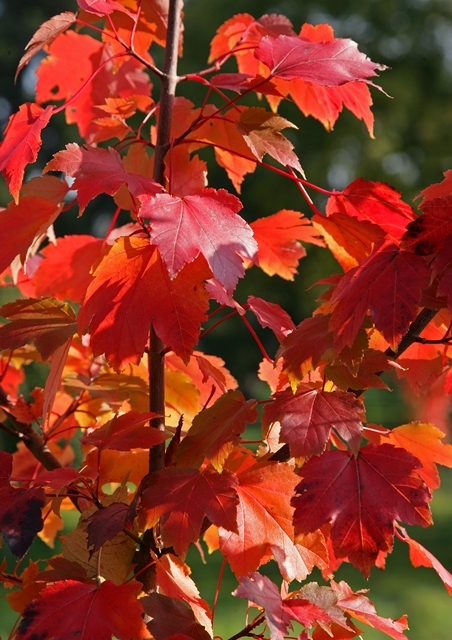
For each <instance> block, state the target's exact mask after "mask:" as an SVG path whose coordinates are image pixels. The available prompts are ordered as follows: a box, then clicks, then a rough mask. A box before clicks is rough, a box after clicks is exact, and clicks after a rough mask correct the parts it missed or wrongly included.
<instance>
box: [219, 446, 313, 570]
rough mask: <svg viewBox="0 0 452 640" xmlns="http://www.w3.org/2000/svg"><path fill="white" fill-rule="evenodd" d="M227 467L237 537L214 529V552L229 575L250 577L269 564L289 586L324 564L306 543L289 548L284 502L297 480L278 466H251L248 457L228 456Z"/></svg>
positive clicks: (287, 512)
mask: <svg viewBox="0 0 452 640" xmlns="http://www.w3.org/2000/svg"><path fill="white" fill-rule="evenodd" d="M227 466H228V467H230V468H231V470H234V472H235V473H236V474H237V477H238V479H239V485H238V486H237V487H236V490H237V493H238V496H239V504H238V507H237V527H238V533H235V532H233V531H227V530H225V529H223V528H221V527H220V529H219V535H220V550H221V553H222V554H223V555H224V556H225V558H227V560H228V562H229V565H230V567H231V569H232V571H233V572H234V573H235V575H236V576H242V575H246V574H247V573H249V572H251V571H255V570H256V569H258V568H259V567H260V566H261V565H262V564H265V563H266V562H268V561H269V560H270V559H271V558H274V559H275V560H276V562H277V563H278V567H279V570H280V572H281V575H282V576H283V578H284V579H285V580H288V581H289V582H290V581H291V580H295V579H297V580H304V579H305V578H306V576H307V574H308V573H310V572H311V570H312V568H313V566H314V565H317V566H322V564H323V562H324V559H323V558H322V557H321V555H318V553H317V550H316V549H312V550H311V549H310V548H308V546H304V545H303V542H304V543H306V545H307V541H306V540H301V541H300V543H299V544H296V543H294V531H293V525H292V517H293V512H292V508H291V506H290V496H291V495H292V494H293V490H294V485H295V484H296V480H297V476H296V475H295V473H294V472H293V470H292V469H291V468H289V467H288V466H287V465H284V464H277V463H273V464H268V463H267V464H266V465H264V464H259V463H257V464H256V463H255V460H254V459H253V456H252V455H251V454H248V455H247V456H244V457H242V456H238V457H234V456H232V458H231V459H230V460H228V465H227ZM237 466H239V468H238V469H237Z"/></svg>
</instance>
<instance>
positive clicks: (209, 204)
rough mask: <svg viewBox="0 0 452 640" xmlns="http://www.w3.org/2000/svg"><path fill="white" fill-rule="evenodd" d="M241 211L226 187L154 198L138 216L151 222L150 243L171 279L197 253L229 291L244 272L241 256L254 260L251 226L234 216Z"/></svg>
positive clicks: (239, 205)
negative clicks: (180, 195)
mask: <svg viewBox="0 0 452 640" xmlns="http://www.w3.org/2000/svg"><path fill="white" fill-rule="evenodd" d="M241 208H242V204H241V202H240V200H239V199H238V198H236V197H235V196H233V195H232V194H230V193H228V192H227V191H225V190H224V189H220V190H219V191H216V190H215V189H204V190H203V191H201V192H200V193H197V194H195V195H191V196H186V197H184V198H178V197H176V196H170V195H169V194H161V195H157V196H156V197H155V198H152V199H151V200H149V201H147V202H145V203H144V204H143V205H142V206H141V208H140V212H139V215H140V216H141V218H143V219H144V220H149V224H150V237H151V242H153V243H155V244H156V245H157V246H158V248H159V250H160V253H161V256H162V259H163V262H164V263H165V265H166V267H167V269H168V271H169V273H170V276H171V277H174V276H175V275H176V274H178V273H179V271H180V270H181V269H182V267H183V266H184V265H186V264H187V263H189V262H192V261H193V260H194V259H195V258H196V257H197V256H198V255H199V254H200V253H201V254H202V255H203V256H204V257H205V259H206V260H207V263H208V265H209V267H210V269H211V271H212V273H213V275H214V277H215V278H216V279H217V280H219V281H220V282H221V284H222V285H223V286H224V287H225V289H226V290H227V291H228V293H232V292H233V291H234V289H235V287H236V284H237V281H238V279H239V278H241V277H242V276H243V274H244V273H245V270H244V267H243V261H242V257H244V258H248V259H249V260H253V261H254V260H255V259H256V251H257V245H256V241H255V240H254V239H253V237H252V231H251V229H250V227H249V225H248V224H247V223H246V222H245V220H244V219H243V218H241V217H240V216H238V215H237V213H238V212H239V211H240V209H241Z"/></svg>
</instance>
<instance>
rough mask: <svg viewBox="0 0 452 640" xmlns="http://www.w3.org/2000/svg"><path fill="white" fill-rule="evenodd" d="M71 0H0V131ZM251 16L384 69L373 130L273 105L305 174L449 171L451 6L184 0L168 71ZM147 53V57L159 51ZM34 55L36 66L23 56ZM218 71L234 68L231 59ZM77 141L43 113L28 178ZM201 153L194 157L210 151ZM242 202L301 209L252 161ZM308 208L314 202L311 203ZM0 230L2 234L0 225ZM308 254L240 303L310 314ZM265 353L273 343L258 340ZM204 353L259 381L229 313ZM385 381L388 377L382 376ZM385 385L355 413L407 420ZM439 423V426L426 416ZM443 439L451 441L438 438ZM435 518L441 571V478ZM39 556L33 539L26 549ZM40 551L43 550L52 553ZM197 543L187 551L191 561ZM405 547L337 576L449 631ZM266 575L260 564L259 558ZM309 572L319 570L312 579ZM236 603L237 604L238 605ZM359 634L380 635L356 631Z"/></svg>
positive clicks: (391, 609) (346, 176)
mask: <svg viewBox="0 0 452 640" xmlns="http://www.w3.org/2000/svg"><path fill="white" fill-rule="evenodd" d="M75 9H76V3H75V1H73V0H59V2H57V3H56V2H55V1H54V0H38V1H36V0H15V1H14V2H12V1H11V0H0V128H1V129H3V127H4V125H5V124H6V122H7V120H8V118H9V116H10V115H11V113H13V112H14V111H16V109H17V108H18V106H19V105H20V104H21V103H22V102H24V101H32V100H33V87H34V69H35V68H36V64H35V63H34V61H32V62H31V63H30V65H29V66H28V67H27V68H26V69H25V70H24V71H23V72H22V74H21V75H20V76H19V78H18V80H17V83H16V84H14V75H15V71H16V67H17V64H18V61H19V60H20V58H21V56H22V53H23V50H24V47H25V45H26V44H27V42H28V41H29V39H30V38H31V36H32V35H33V34H34V32H35V31H36V29H37V28H38V27H39V25H40V24H42V22H44V21H45V20H46V19H48V18H50V17H51V16H52V15H54V14H56V13H59V12H61V11H64V10H75ZM244 12H247V13H251V14H252V15H253V16H255V17H260V16H261V15H263V14H265V13H280V14H284V15H286V16H287V17H288V18H289V19H290V20H291V21H292V23H293V25H294V28H295V30H296V31H298V30H299V29H300V26H301V25H302V24H303V23H305V22H309V23H313V24H318V23H323V22H327V23H329V24H330V25H332V26H333V28H334V31H335V35H336V36H338V37H348V38H352V39H353V40H355V41H356V42H357V43H358V44H359V48H360V50H361V51H363V52H365V53H366V54H367V55H368V56H369V57H370V58H371V59H372V60H373V61H374V62H379V63H382V64H385V65H387V66H388V67H390V69H388V70H387V71H385V72H383V73H382V74H381V76H380V78H378V79H376V84H379V85H380V86H381V87H382V88H383V89H384V91H385V92H386V94H388V95H389V96H390V97H387V96H386V95H384V93H382V92H379V91H378V90H375V89H372V96H373V100H374V107H373V112H374V115H375V130H374V133H375V139H371V138H370V137H369V135H368V132H367V130H366V128H365V125H364V124H363V123H362V122H361V121H358V120H357V119H356V118H355V117H354V116H352V115H351V114H349V113H348V112H344V113H343V114H342V115H341V116H340V117H339V120H338V122H337V123H336V125H335V129H334V131H333V132H331V133H327V132H326V131H325V130H324V128H323V126H322V125H321V124H320V123H318V122H317V121H316V120H314V119H306V118H304V117H303V115H302V114H301V113H300V112H299V111H298V109H297V108H296V107H294V106H293V105H291V104H288V103H287V104H283V105H282V106H281V109H280V112H281V114H282V115H283V116H284V117H286V118H287V119H289V120H290V121H291V122H293V123H294V124H296V125H297V126H298V131H292V130H291V131H290V133H289V134H288V135H290V138H291V140H292V142H293V143H294V145H295V147H296V149H295V150H296V152H297V153H298V155H299V157H300V160H301V164H302V166H303V168H304V170H305V172H306V176H307V179H308V180H309V181H311V182H313V183H316V184H318V185H320V186H322V187H325V188H327V189H331V188H336V189H341V188H343V187H345V186H346V185H347V184H348V183H350V182H351V181H352V180H353V179H354V178H356V177H358V176H362V177H364V178H367V179H370V180H381V181H385V182H388V183H390V184H391V185H392V186H394V187H395V188H396V189H398V190H400V191H402V192H403V197H404V199H405V200H406V201H407V202H410V203H411V204H413V202H412V201H413V198H415V196H416V195H417V194H418V193H419V191H421V190H422V189H423V188H425V187H426V186H427V185H429V184H431V183H434V182H439V181H440V180H441V179H442V173H443V171H446V170H447V169H451V168H452V2H451V1H450V0H367V1H365V2H363V0H342V2H337V0H324V1H316V0H305V1H304V2H303V1H301V0H280V1H278V0H274V1H273V2H272V1H270V0H186V3H185V42H184V58H183V60H182V61H181V64H180V72H181V73H184V72H189V71H190V72H195V71H197V70H199V69H202V68H204V67H205V66H206V61H207V58H208V55H209V43H210V40H211V38H212V37H213V35H214V33H215V30H216V29H217V28H218V27H219V26H220V25H221V24H222V23H223V22H224V21H225V20H226V19H228V18H230V17H231V16H232V15H234V14H235V13H244ZM158 55H159V54H157V56H156V57H157V60H158ZM36 62H37V61H36ZM228 68H229V70H234V69H235V67H234V63H233V62H232V61H231V64H230V67H228ZM181 92H182V93H184V95H187V96H188V97H190V99H192V100H193V101H194V102H196V103H198V104H199V101H200V97H199V87H196V88H195V89H192V88H190V87H181ZM72 141H78V134H77V130H76V128H75V126H69V127H68V126H67V125H66V124H65V122H64V116H63V114H58V115H57V116H56V117H55V118H53V119H52V121H51V123H50V124H49V126H48V127H47V128H46V129H45V131H44V133H43V147H42V151H41V153H40V155H39V158H38V162H37V163H36V165H35V166H33V167H31V168H29V172H28V177H31V176H32V175H34V174H35V173H39V172H40V171H41V169H42V167H43V166H44V165H45V163H46V162H47V161H48V160H49V159H50V157H51V155H52V154H53V153H54V152H56V151H58V150H59V149H61V148H62V147H63V146H64V145H65V144H66V143H67V142H72ZM208 154H209V152H206V156H205V157H206V158H210V157H212V156H209V155H208ZM209 182H210V185H211V186H213V187H215V188H220V187H223V188H226V189H228V190H231V191H232V190H233V187H232V185H231V183H230V182H229V180H228V178H227V176H226V174H225V172H224V171H223V170H222V169H221V168H216V167H214V166H213V165H211V169H210V173H209ZM240 197H241V200H242V202H243V204H244V211H245V217H246V218H247V219H248V220H253V219H255V218H259V217H262V216H265V215H268V214H271V213H275V212H276V211H278V210H280V209H282V208H289V209H296V210H300V211H302V212H303V213H305V214H306V215H309V210H308V208H307V207H306V205H305V203H304V201H303V200H302V198H301V196H300V193H299V192H298V191H297V189H296V188H295V187H294V186H293V185H292V184H288V183H287V182H284V181H282V179H281V178H279V177H277V176H276V175H275V174H274V173H272V172H268V171H264V170H263V169H259V168H258V169H257V171H256V172H255V174H253V175H251V176H247V177H246V178H245V181H244V184H243V189H242V194H241V196H240ZM9 200H10V197H9V194H8V192H7V190H6V187H5V186H4V183H3V181H2V182H1V184H0V206H5V204H6V203H7V202H8V201H9ZM318 204H319V206H321V205H322V201H321V200H319V201H318ZM113 208H114V205H113V203H112V202H111V201H110V200H109V199H108V198H105V199H102V198H98V199H96V201H95V202H94V203H91V205H90V206H89V207H88V209H87V211H86V213H85V214H84V216H83V217H82V218H81V219H77V217H76V212H75V211H70V212H68V213H67V214H65V216H63V217H62V218H61V219H60V220H59V221H58V224H57V228H56V231H57V235H63V234H65V233H70V232H75V233H93V234H94V235H102V234H103V233H105V229H106V226H108V221H109V218H110V216H111V214H112V212H113ZM3 233H4V235H3V237H4V238H5V232H3ZM306 248H307V250H308V256H307V258H305V259H304V260H303V261H302V262H301V263H300V268H299V275H298V276H297V277H296V280H295V285H294V284H293V283H290V282H285V281H283V280H281V279H276V277H275V278H269V277H268V276H266V275H265V274H263V273H260V272H259V271H258V270H257V269H253V270H252V272H251V273H250V274H249V275H248V277H247V278H245V279H244V280H243V281H242V282H241V283H240V285H239V288H238V291H237V296H236V297H237V299H238V301H239V302H244V301H245V300H246V297H247V296H248V295H249V294H250V293H253V294H254V295H258V296H261V297H263V298H265V299H267V300H269V301H272V302H277V303H279V304H281V306H283V307H284V308H285V309H286V310H287V311H288V312H289V313H290V314H291V316H292V318H293V320H294V321H295V322H296V323H298V322H300V321H301V320H302V319H303V318H305V317H306V316H308V315H310V313H311V312H312V310H313V308H314V307H315V305H316V302H315V298H316V296H317V295H318V294H319V293H320V291H319V290H318V288H315V287H314V288H313V289H312V290H311V289H309V287H311V285H312V284H313V283H314V282H316V281H317V280H319V279H321V278H322V277H324V276H326V275H327V274H330V273H331V271H332V270H335V271H339V270H340V269H339V266H338V265H336V264H335V262H334V260H333V259H332V258H331V257H329V256H328V254H327V252H326V251H323V250H321V249H318V248H315V247H314V248H313V247H306ZM264 340H265V346H266V347H267V349H268V350H269V352H270V353H271V354H273V353H274V349H275V347H276V344H275V343H273V342H272V339H271V337H268V336H264ZM201 346H202V348H204V349H205V350H206V351H207V352H210V353H217V354H219V355H222V356H223V357H224V359H225V360H226V363H227V365H228V367H229V368H230V369H231V371H232V373H233V374H234V375H235V376H236V378H237V379H238V380H239V382H240V384H241V386H242V388H243V389H244V391H245V393H246V394H247V395H250V396H254V397H260V396H262V395H263V394H264V393H265V392H266V391H267V390H266V389H265V385H263V383H261V382H260V381H259V380H258V379H257V377H256V368H257V365H258V363H259V360H260V358H261V355H260V352H259V350H258V349H257V346H256V345H255V344H254V343H253V341H252V340H250V339H249V333H248V331H247V329H246V328H245V327H244V325H243V323H242V322H241V321H240V320H239V319H236V320H234V319H232V320H230V321H228V322H227V323H224V324H223V325H221V327H219V328H218V329H217V330H216V331H215V332H214V334H212V337H209V338H208V339H207V338H206V339H205V340H204V341H203V344H202V345H201ZM388 382H389V383H390V384H391V385H392V384H393V382H394V381H392V380H390V381H388ZM394 387H395V388H394V391H393V392H392V393H389V392H384V391H379V392H369V393H368V394H367V397H366V404H367V417H368V420H369V421H370V422H372V421H373V422H379V423H382V424H384V425H385V426H388V427H391V426H395V425H399V424H403V423H404V422H407V421H408V420H410V419H413V418H415V417H416V414H415V410H414V408H413V406H412V405H409V404H408V403H407V401H406V398H405V396H404V394H403V390H401V389H399V388H398V386H397V384H396V383H395V382H394ZM448 423H449V426H450V416H447V415H445V416H444V423H443V424H442V425H441V427H447V424H448ZM438 426H439V425H438ZM449 441H450V440H449ZM433 513H434V519H435V522H436V526H435V527H433V528H431V529H429V530H426V531H424V530H417V529H416V530H415V531H412V532H411V533H412V535H413V537H414V538H415V539H417V540H419V541H420V542H421V543H422V544H424V545H425V546H426V547H427V548H428V549H429V550H430V551H432V552H433V553H434V554H435V555H436V556H437V557H438V558H439V560H440V561H441V562H442V563H443V564H444V565H445V566H446V567H447V568H448V569H449V570H452V543H451V541H452V476H451V473H450V470H446V472H445V473H444V474H443V484H442V487H441V489H440V490H439V491H438V492H437V493H436V495H435V499H434V501H433ZM46 552H48V550H46V548H45V545H43V544H42V543H39V544H38V545H37V549H36V552H35V557H37V558H38V557H43V554H45V553H46ZM52 553H53V552H52ZM196 553H197V552H196V551H193V552H192V553H191V556H190V557H191V558H195V556H196ZM407 555H408V554H407V550H406V549H405V548H402V545H401V543H397V542H396V551H395V553H394V554H393V555H392V556H390V557H389V559H388V563H387V564H388V569H387V571H386V572H384V573H382V572H379V571H377V570H375V571H374V572H373V573H372V575H371V578H370V580H369V582H368V583H366V582H365V581H364V580H363V579H362V577H361V576H360V575H359V574H358V572H357V571H355V570H353V569H346V570H344V571H341V572H340V573H339V574H338V579H345V580H347V581H349V583H350V584H351V586H352V587H353V588H355V589H358V588H367V587H369V588H370V589H371V593H370V597H371V599H372V601H373V602H374V603H375V604H376V606H377V610H378V611H379V613H380V614H381V615H385V616H390V617H394V618H397V617H399V616H400V615H402V614H403V613H409V621H410V628H411V631H410V632H409V633H408V634H407V635H408V637H410V638H411V639H412V640H425V639H427V638H435V640H450V637H451V631H450V625H451V623H452V600H451V598H450V597H449V596H448V595H447V592H446V590H445V588H444V587H443V585H442V583H441V582H440V580H439V578H438V577H437V576H436V574H434V573H433V571H429V570H427V569H422V568H421V569H414V568H413V567H412V566H411V565H410V563H409V561H408V558H407ZM219 567H220V560H219V558H215V556H212V558H209V559H208V564H207V565H202V564H201V563H200V562H199V561H195V562H194V578H195V580H197V581H198V584H199V585H200V588H201V590H202V595H203V596H204V597H205V598H206V599H207V600H209V601H210V602H211V601H212V589H213V587H212V584H215V583H216V579H217V574H218V571H219ZM269 571H270V573H269V575H271V565H269ZM317 578H318V579H319V580H320V577H316V579H317ZM234 588H235V582H234V579H233V578H232V577H231V576H229V575H228V574H227V572H226V577H225V581H224V584H223V587H222V590H221V598H224V599H225V603H227V604H226V605H225V606H224V607H223V606H222V599H220V603H219V605H218V609H217V614H216V625H215V631H216V633H217V634H219V635H224V637H227V635H230V634H233V633H234V632H235V631H237V629H238V628H239V627H238V626H237V624H238V623H236V621H237V612H238V611H239V610H240V611H243V610H244V603H242V602H241V601H239V599H232V598H228V596H227V594H228V592H229V593H230V591H231V590H232V589H234ZM242 604H243V606H242ZM15 617H16V615H15V614H14V613H13V612H10V611H8V606H7V602H6V601H5V600H4V598H1V599H0V636H1V637H2V638H6V637H8V633H9V630H10V629H11V626H12V624H13V622H14V620H15ZM364 637H365V638H368V639H369V640H374V639H378V638H383V637H386V636H384V635H383V634H381V633H379V632H374V631H369V632H368V631H367V630H366V633H365V636H364Z"/></svg>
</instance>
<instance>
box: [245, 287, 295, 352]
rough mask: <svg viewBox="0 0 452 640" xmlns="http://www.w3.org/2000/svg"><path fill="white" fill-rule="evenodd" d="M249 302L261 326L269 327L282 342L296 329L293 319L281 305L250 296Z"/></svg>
mask: <svg viewBox="0 0 452 640" xmlns="http://www.w3.org/2000/svg"><path fill="white" fill-rule="evenodd" d="M247 302H248V305H249V308H250V309H251V311H252V312H253V313H254V315H255V316H256V318H257V319H258V320H259V323H260V324H261V326H262V327H264V328H265V327H269V328H270V329H271V330H272V331H273V332H274V334H275V336H276V337H277V338H278V340H279V341H280V342H281V341H282V340H284V338H285V337H286V336H287V335H289V334H290V333H291V332H292V331H293V330H294V329H295V325H294V323H293V321H292V318H291V317H290V316H289V314H288V313H287V312H286V311H284V309H282V308H281V307H280V306H279V304H275V303H274V302H267V300H262V298H257V297H256V296H248V301H247Z"/></svg>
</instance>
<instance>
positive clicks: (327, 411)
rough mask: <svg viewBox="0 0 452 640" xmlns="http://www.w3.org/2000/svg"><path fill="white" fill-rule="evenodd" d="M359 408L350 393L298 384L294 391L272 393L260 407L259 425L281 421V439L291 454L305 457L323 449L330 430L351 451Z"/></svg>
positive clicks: (356, 446) (359, 418)
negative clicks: (286, 444)
mask: <svg viewBox="0 0 452 640" xmlns="http://www.w3.org/2000/svg"><path fill="white" fill-rule="evenodd" d="M363 419H364V413H363V407H362V404H361V402H360V401H359V399H357V398H356V396H355V395H354V394H353V393H348V392H346V391H330V392H326V391H319V390H318V389H310V388H306V387H304V386H303V385H301V386H300V387H299V388H298V390H297V392H296V393H295V394H293V393H292V391H291V390H290V389H289V390H287V391H281V392H279V393H276V394H275V395H274V400H273V402H272V403H271V404H266V405H265V406H264V415H263V425H264V426H266V427H267V428H268V427H269V426H270V425H271V424H272V423H274V422H276V421H279V422H280V423H281V433H280V440H281V442H287V443H289V446H290V453H291V455H292V456H294V457H296V458H298V457H308V456H312V455H317V454H319V453H322V451H324V450H325V448H326V445H327V443H328V441H329V438H330V432H331V429H334V430H335V431H336V432H337V433H338V434H339V436H340V437H341V438H342V439H343V440H344V441H345V442H346V443H347V444H348V446H349V447H350V448H351V449H352V451H354V452H356V451H357V450H358V449H359V445H360V442H361V431H362V427H363V425H362V420H363Z"/></svg>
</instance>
